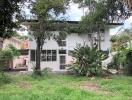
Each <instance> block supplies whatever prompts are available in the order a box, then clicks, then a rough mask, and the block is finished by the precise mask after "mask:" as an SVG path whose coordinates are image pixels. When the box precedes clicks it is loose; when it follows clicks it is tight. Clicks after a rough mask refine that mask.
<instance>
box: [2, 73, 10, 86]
mask: <svg viewBox="0 0 132 100" xmlns="http://www.w3.org/2000/svg"><path fill="white" fill-rule="evenodd" d="M10 82H11V77H10V76H9V75H7V74H5V73H4V72H0V85H2V84H8V83H10Z"/></svg>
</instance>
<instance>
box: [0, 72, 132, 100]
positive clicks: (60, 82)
mask: <svg viewBox="0 0 132 100" xmlns="http://www.w3.org/2000/svg"><path fill="white" fill-rule="evenodd" d="M9 75H10V76H11V77H13V78H12V79H13V81H12V82H11V83H10V84H6V85H4V86H0V100H129V99H130V100H131V94H132V90H131V88H132V85H131V84H132V77H128V76H113V77H112V78H111V79H105V78H99V77H95V78H94V79H93V78H88V77H79V76H78V77H76V76H73V75H72V76H70V75H55V74H54V75H53V76H51V77H44V78H40V79H39V80H38V79H34V78H32V77H30V76H29V75H20V74H9ZM91 79H92V80H91ZM89 86H90V87H89ZM96 86H97V88H98V90H91V88H92V87H93V88H94V89H95V87H96ZM89 88H90V89H89Z"/></svg>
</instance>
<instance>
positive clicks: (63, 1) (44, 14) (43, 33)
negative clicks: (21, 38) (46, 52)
mask: <svg viewBox="0 0 132 100" xmlns="http://www.w3.org/2000/svg"><path fill="white" fill-rule="evenodd" d="M69 1H70V0H36V1H34V2H32V9H31V11H32V13H33V14H34V15H35V16H36V17H37V20H38V22H36V23H32V25H30V30H31V31H33V33H32V34H31V35H32V36H33V37H34V39H35V40H36V44H37V47H36V66H35V72H36V75H37V74H38V75H41V72H40V52H41V49H42V47H43V45H44V43H45V41H46V40H47V39H50V37H52V36H53V35H54V34H53V32H51V30H49V29H51V28H52V27H53V23H54V21H55V19H57V17H58V16H59V15H60V14H65V13H66V9H67V7H68V4H69Z"/></svg>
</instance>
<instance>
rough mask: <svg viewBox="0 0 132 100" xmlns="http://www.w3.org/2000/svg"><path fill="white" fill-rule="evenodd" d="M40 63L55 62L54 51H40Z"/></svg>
mask: <svg viewBox="0 0 132 100" xmlns="http://www.w3.org/2000/svg"><path fill="white" fill-rule="evenodd" d="M41 60H42V61H47V62H48V61H56V60H57V52H56V50H42V54H41Z"/></svg>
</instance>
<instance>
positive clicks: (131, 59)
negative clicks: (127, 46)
mask: <svg viewBox="0 0 132 100" xmlns="http://www.w3.org/2000/svg"><path fill="white" fill-rule="evenodd" d="M125 73H126V74H128V75H132V50H129V51H128V52H127V54H126V66H125Z"/></svg>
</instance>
